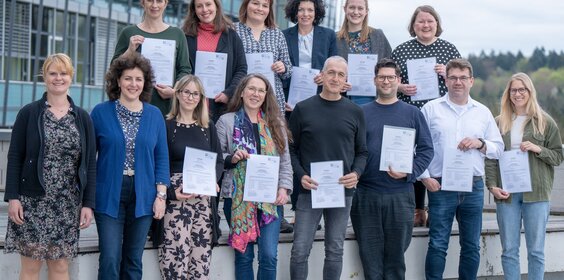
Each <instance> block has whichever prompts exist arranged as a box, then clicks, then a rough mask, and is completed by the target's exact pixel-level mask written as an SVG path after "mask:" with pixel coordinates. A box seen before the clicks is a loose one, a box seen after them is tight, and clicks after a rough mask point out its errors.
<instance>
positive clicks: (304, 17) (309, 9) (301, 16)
mask: <svg viewBox="0 0 564 280" xmlns="http://www.w3.org/2000/svg"><path fill="white" fill-rule="evenodd" d="M297 18H298V24H299V25H300V26H304V27H310V26H312V25H313V20H314V19H315V4H313V2H311V1H302V2H300V5H299V6H298V16H297Z"/></svg>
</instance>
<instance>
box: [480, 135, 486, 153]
mask: <svg viewBox="0 0 564 280" xmlns="http://www.w3.org/2000/svg"><path fill="white" fill-rule="evenodd" d="M478 140H480V142H482V146H480V148H478V151H479V150H481V149H483V148H484V146H485V145H486V141H484V139H482V138H478Z"/></svg>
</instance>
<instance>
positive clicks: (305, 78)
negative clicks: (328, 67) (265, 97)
mask: <svg viewBox="0 0 564 280" xmlns="http://www.w3.org/2000/svg"><path fill="white" fill-rule="evenodd" d="M317 74H319V70H317V69H308V68H302V67H297V66H294V67H293V68H292V80H291V81H290V90H289V94H288V105H290V107H292V108H294V106H296V104H298V102H300V101H302V100H305V99H307V98H309V97H312V96H314V95H315V94H317V84H316V83H315V82H314V81H313V79H314V78H315V76H317Z"/></svg>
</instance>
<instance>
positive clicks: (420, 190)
mask: <svg viewBox="0 0 564 280" xmlns="http://www.w3.org/2000/svg"><path fill="white" fill-rule="evenodd" d="M413 191H414V192H415V209H425V193H426V192H427V189H426V188H425V185H423V183H422V182H421V181H416V182H415V183H413Z"/></svg>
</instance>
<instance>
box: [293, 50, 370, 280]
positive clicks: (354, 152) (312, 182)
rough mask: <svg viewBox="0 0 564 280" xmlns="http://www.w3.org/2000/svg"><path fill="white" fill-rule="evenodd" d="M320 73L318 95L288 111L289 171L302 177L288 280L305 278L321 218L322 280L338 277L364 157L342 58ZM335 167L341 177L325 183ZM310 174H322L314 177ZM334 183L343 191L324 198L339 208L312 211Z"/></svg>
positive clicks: (359, 115) (358, 114)
mask: <svg viewBox="0 0 564 280" xmlns="http://www.w3.org/2000/svg"><path fill="white" fill-rule="evenodd" d="M321 75H322V77H323V90H322V91H321V94H319V95H315V96H312V97H310V98H308V99H306V100H304V101H302V102H299V103H298V104H297V105H296V107H295V108H294V111H293V112H292V115H291V117H290V124H289V126H290V130H291V132H292V136H293V137H294V141H293V142H292V143H290V155H291V156H292V167H293V168H294V172H295V175H296V176H295V178H299V179H300V183H301V187H302V188H301V191H300V194H299V196H298V201H297V204H296V216H295V219H296V220H295V224H294V244H293V246H292V256H291V259H290V277H291V278H292V279H307V269H308V257H309V254H310V250H311V247H312V244H313V239H314V237H315V231H316V229H317V225H318V224H319V221H320V220H321V215H323V216H324V217H325V252H326V255H325V263H324V267H323V279H340V277H341V271H342V266H343V243H344V240H345V231H346V229H347V223H348V219H349V213H350V207H351V201H352V195H353V190H352V188H354V187H356V184H357V183H358V178H359V177H360V175H361V174H362V172H363V171H364V166H365V165H366V158H367V150H366V135H365V130H364V115H363V113H362V110H361V109H360V108H359V107H358V106H357V105H355V104H354V103H353V102H352V101H350V100H349V99H347V98H343V97H341V94H340V93H341V89H342V88H343V85H344V84H345V82H346V80H347V62H346V60H345V59H344V58H342V57H340V56H332V57H330V58H328V59H327V60H326V61H325V65H324V66H323V70H322V71H321ZM338 164H342V168H340V170H339V171H340V172H342V174H344V176H340V178H335V179H334V180H329V179H331V178H329V177H331V176H324V175H323V174H331V173H336V172H337V170H335V172H328V171H327V170H331V169H332V168H335V167H336V166H338ZM314 169H315V170H314ZM314 171H316V172H315V173H316V174H320V176H319V177H316V175H315V174H314ZM317 171H318V172H317ZM320 177H321V178H320ZM329 181H332V182H329ZM337 184H340V185H342V187H341V189H340V190H341V192H340V193H339V191H338V190H335V191H334V193H332V195H331V196H330V197H325V198H326V199H325V201H327V200H329V199H331V200H335V201H337V200H339V201H340V202H341V203H339V204H341V206H337V205H332V206H331V207H333V208H324V209H323V208H315V207H314V205H313V201H312V192H314V191H315V190H318V189H320V191H323V190H321V189H323V187H324V186H329V187H332V188H333V187H334V186H335V185H337ZM343 187H344V188H343ZM325 193H326V192H325ZM319 194H320V193H317V195H318V196H317V197H316V202H320V197H319ZM339 195H340V196H341V198H340V199H338V198H339V197H338V196H339ZM321 199H323V197H321ZM342 205H344V207H342Z"/></svg>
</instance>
